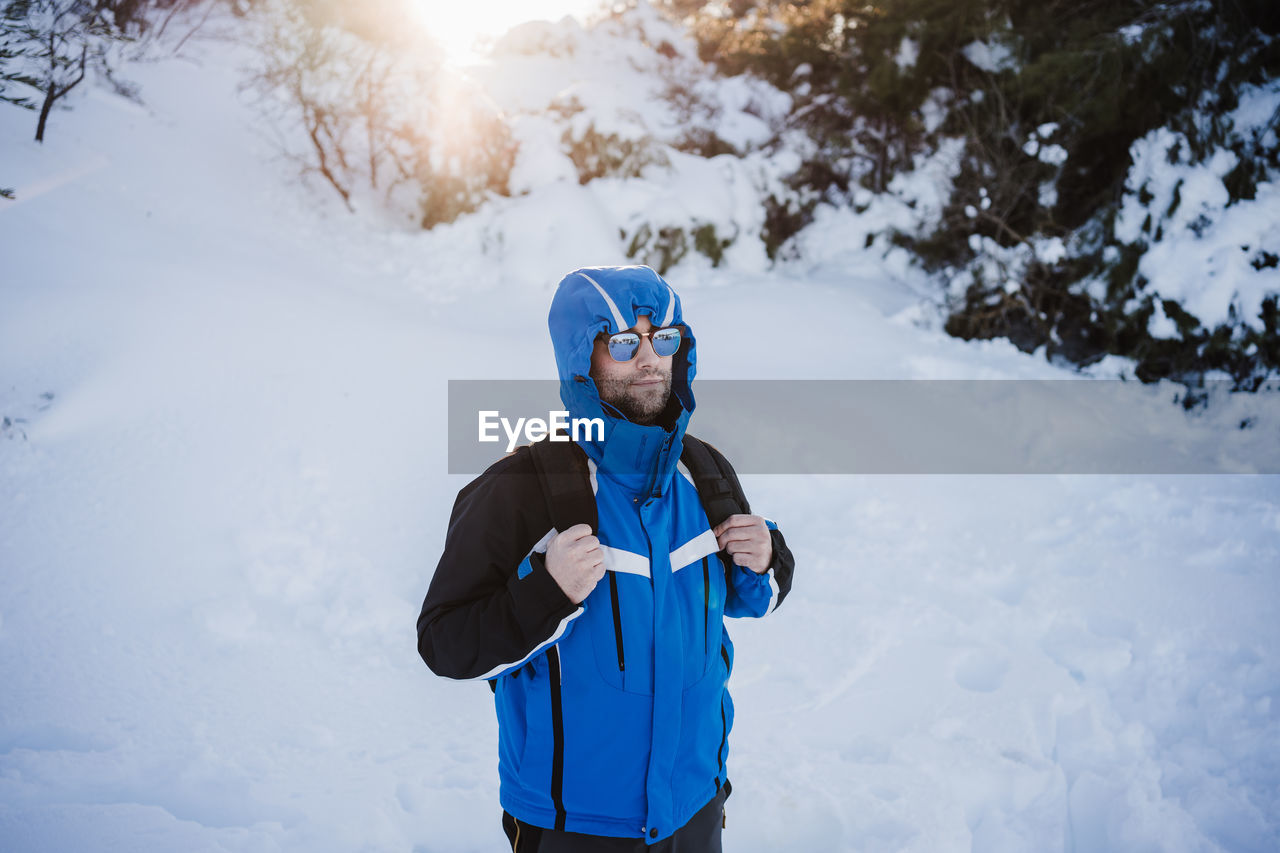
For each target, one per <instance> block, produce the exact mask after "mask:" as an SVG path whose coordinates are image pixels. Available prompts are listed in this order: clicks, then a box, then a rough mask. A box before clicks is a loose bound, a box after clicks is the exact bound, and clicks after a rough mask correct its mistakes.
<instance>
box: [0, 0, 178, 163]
mask: <svg viewBox="0 0 1280 853" xmlns="http://www.w3.org/2000/svg"><path fill="white" fill-rule="evenodd" d="M189 5H193V0H3V2H0V100H3V101H7V102H9V103H12V104H16V105H17V106H20V107H23V108H26V109H30V110H38V111H39V114H40V115H39V119H38V120H37V123H36V137H35V138H36V141H37V142H43V141H44V134H45V131H46V129H47V126H48V121H49V115H50V113H51V112H52V110H53V109H54V107H55V106H57V105H58V103H59V102H60V101H62V100H63V99H64V98H65V97H66V96H67V95H68V94H69V93H70V92H71V91H72V90H73V89H75V88H76V87H77V86H79V85H80V84H81V83H82V82H84V80H85V79H86V77H87V76H88V75H89V74H90V72H96V73H98V74H99V75H100V76H101V77H102V78H104V79H105V80H107V82H109V83H110V84H111V85H112V86H113V87H114V88H115V90H116V91H117V92H119V93H120V94H123V95H126V96H128V97H136V93H135V92H134V90H133V87H132V86H131V85H130V84H128V83H125V82H124V81H121V80H119V79H117V78H116V77H115V69H116V67H117V66H118V65H119V64H121V63H122V62H123V61H124V57H123V55H122V51H121V48H122V47H123V46H124V45H125V44H128V43H131V42H133V41H135V40H136V39H137V38H138V37H139V36H141V35H143V34H144V33H145V32H146V30H147V29H148V23H149V21H148V17H147V16H148V12H150V11H151V10H152V9H153V8H155V7H169V8H170V10H171V11H173V10H176V9H178V8H179V7H185V6H189Z"/></svg>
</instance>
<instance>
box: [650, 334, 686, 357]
mask: <svg viewBox="0 0 1280 853" xmlns="http://www.w3.org/2000/svg"><path fill="white" fill-rule="evenodd" d="M650 340H651V341H653V351H654V352H655V353H657V354H658V355H660V356H662V357H663V358H666V357H667V356H669V355H675V354H676V350H678V349H680V330H679V329H661V330H659V331H657V332H654V333H653V337H651V338H650Z"/></svg>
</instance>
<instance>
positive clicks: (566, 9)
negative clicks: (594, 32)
mask: <svg viewBox="0 0 1280 853" xmlns="http://www.w3.org/2000/svg"><path fill="white" fill-rule="evenodd" d="M418 2H419V3H420V4H421V5H422V7H423V12H424V15H425V17H426V22H427V29H428V30H429V31H430V32H431V34H432V35H434V36H435V37H436V38H437V39H438V40H439V41H440V43H441V44H442V45H444V47H445V49H446V50H447V51H448V52H449V56H450V57H451V58H452V59H453V60H454V61H455V62H460V63H466V62H471V61H474V60H476V59H477V58H478V55H477V54H476V53H475V52H474V46H475V43H476V39H478V38H486V37H488V38H492V37H496V36H500V35H502V34H503V33H505V32H506V31H507V30H509V29H511V28H512V27H514V26H515V25H516V24H521V23H524V22H525V21H536V20H546V21H558V20H560V19H561V18H563V17H564V16H565V15H573V16H575V17H577V18H578V20H580V21H583V20H585V19H586V17H587V15H588V14H590V13H591V12H594V11H595V10H596V9H598V8H599V7H600V6H601V5H603V0H473V2H466V0H418Z"/></svg>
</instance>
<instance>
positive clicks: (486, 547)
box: [418, 267, 793, 853]
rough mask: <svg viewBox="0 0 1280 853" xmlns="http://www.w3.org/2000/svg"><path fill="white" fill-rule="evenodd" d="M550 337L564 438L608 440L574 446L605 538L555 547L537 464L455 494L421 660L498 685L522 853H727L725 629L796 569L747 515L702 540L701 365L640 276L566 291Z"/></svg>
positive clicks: (511, 831) (610, 273) (675, 312)
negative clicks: (728, 619)
mask: <svg viewBox="0 0 1280 853" xmlns="http://www.w3.org/2000/svg"><path fill="white" fill-rule="evenodd" d="M549 325H550V328H551V337H552V342H553V344H554V347H555V354H556V363H557V366H558V368H559V373H560V395H561V399H562V401H563V403H564V405H565V407H566V409H567V410H568V411H569V414H570V417H572V418H601V419H602V420H603V421H604V423H605V430H604V437H603V439H602V440H582V441H580V442H578V444H577V446H579V447H581V452H585V460H586V465H584V466H583V470H584V476H583V477H582V489H583V493H584V494H585V495H586V496H587V500H588V501H589V500H590V498H591V497H592V494H594V508H593V509H594V518H595V521H596V528H597V529H593V528H592V526H591V525H589V524H586V523H579V524H573V525H572V526H567V527H566V529H564V530H560V531H557V530H556V529H555V527H554V525H553V523H552V521H551V518H552V514H553V512H554V511H555V510H556V508H555V507H551V506H549V505H548V504H549V501H550V500H551V499H549V498H548V497H547V495H546V492H545V491H544V488H543V486H542V485H541V484H542V483H543V481H542V480H539V477H538V476H537V475H536V473H535V470H536V463H535V461H534V460H533V459H532V456H533V453H532V452H531V450H530V449H528V448H524V449H521V450H518V451H517V452H516V453H514V454H512V455H510V456H508V457H506V458H505V459H503V460H501V461H499V462H497V463H496V464H494V465H493V466H492V467H490V468H489V470H488V471H486V472H485V473H484V474H483V475H481V476H480V477H479V478H477V479H476V480H474V481H473V482H472V483H471V484H470V485H468V486H467V487H466V488H464V489H463V490H462V491H461V492H460V493H459V494H458V499H457V501H456V503H455V504H454V509H453V515H452V517H451V519H450V521H449V532H448V537H447V539H446V542H445V548H444V554H443V556H442V557H441V559H440V564H439V566H438V567H437V568H436V573H435V575H434V577H433V578H432V581H431V587H430V590H429V591H428V593H427V597H426V601H425V602H424V603H423V607H422V615H421V616H420V617H419V619H418V650H419V652H420V653H421V655H422V657H423V659H424V660H425V661H426V662H427V665H428V666H430V667H431V669H432V670H433V671H435V672H436V673H437V674H439V675H443V676H447V677H450V678H469V679H486V680H490V681H491V683H492V684H493V686H494V696H495V703H496V706H497V713H498V759H499V760H498V771H499V777H500V783H501V784H500V800H501V802H502V806H503V809H504V814H503V826H504V829H505V830H506V832H507V836H508V839H509V840H510V841H511V844H512V849H513V850H514V851H518V853H527V851H534V850H536V851H538V853H564V851H579V850H591V851H596V850H639V851H643V850H646V849H650V848H651V849H653V850H658V851H670V852H671V853H706V851H719V850H720V849H721V845H720V828H721V826H722V820H723V811H722V808H723V802H724V799H725V797H727V796H728V794H729V790H730V786H729V780H728V776H727V774H726V769H725V760H726V758H727V756H728V747H727V743H726V739H727V737H728V733H729V729H730V727H731V726H732V724H733V703H732V701H731V700H730V698H729V694H728V691H727V690H726V684H727V682H728V678H729V672H730V670H731V669H732V665H733V644H732V642H730V640H729V636H728V633H727V632H726V631H725V630H724V623H723V617H724V616H763V615H765V614H766V613H768V612H769V611H770V610H772V609H773V608H774V607H776V606H777V604H778V603H779V602H780V601H781V599H782V598H783V597H784V596H785V595H786V593H787V591H788V590H789V588H790V585H791V571H792V567H793V560H792V557H791V553H790V551H788V550H787V547H786V543H785V541H784V540H783V538H782V534H781V533H779V532H778V531H777V529H776V527H775V526H774V525H773V524H772V522H768V521H766V520H765V519H764V518H761V517H760V516H756V515H751V514H749V512H739V513H734V514H732V515H729V516H728V517H727V518H726V519H724V520H723V521H722V522H721V523H719V524H718V525H716V527H715V528H714V529H712V528H711V525H710V523H709V522H708V520H707V512H706V511H705V510H704V505H703V503H702V500H701V499H700V498H699V492H698V489H697V488H696V487H695V485H694V482H693V480H694V479H695V478H694V477H691V476H690V472H689V469H688V467H686V466H685V465H684V464H681V462H680V456H681V445H682V440H683V437H684V433H685V427H686V425H687V424H688V421H689V417H690V415H691V414H692V413H693V409H694V401H693V392H692V389H691V383H692V380H693V377H694V373H695V365H696V346H695V341H694V337H693V333H692V331H691V330H690V328H689V326H688V324H687V323H685V321H684V317H683V314H682V311H681V306H680V300H679V297H677V296H676V293H675V291H674V290H672V289H671V287H670V285H668V284H667V283H666V282H665V281H664V280H663V279H662V278H661V277H660V276H659V275H658V274H657V273H656V272H654V271H653V270H651V269H649V268H648V267H598V268H587V269H581V270H576V271H574V272H572V273H570V274H569V275H567V276H566V277H565V278H564V279H563V280H562V281H561V282H560V286H559V288H558V289H557V291H556V294H555V297H554V299H553V300H552V305H551V313H550V318H549ZM593 438H598V436H593ZM550 447H557V448H569V449H570V451H571V452H573V453H578V454H579V455H580V456H581V452H579V451H577V450H576V449H573V448H574V445H564V444H558V445H550ZM708 458H709V457H708ZM721 458H722V457H721ZM725 464H726V465H727V463H725ZM698 476H700V475H698ZM730 477H732V474H730ZM588 479H589V488H590V489H591V491H590V492H586V491H585V490H586V489H587V488H588V485H587V481H588ZM732 480H733V485H734V487H737V481H736V477H733V478H732Z"/></svg>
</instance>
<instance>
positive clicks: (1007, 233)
mask: <svg viewBox="0 0 1280 853" xmlns="http://www.w3.org/2000/svg"><path fill="white" fill-rule="evenodd" d="M686 5H687V4H686ZM695 5H699V4H695ZM685 11H687V10H685ZM695 22H696V23H695V27H696V30H697V32H698V34H699V39H700V48H701V51H702V55H703V56H704V57H708V58H715V60H716V61H717V62H718V64H719V66H720V67H721V69H722V70H723V71H724V73H727V74H738V73H743V72H745V71H748V70H750V71H754V72H756V73H759V74H762V75H763V76H765V77H766V78H767V79H768V80H769V81H770V82H772V83H773V84H774V85H775V86H777V87H779V88H780V89H783V90H785V91H787V92H789V93H790V94H791V95H792V96H793V97H794V108H793V109H792V110H791V112H790V115H789V116H788V126H789V133H790V134H791V140H792V142H791V147H792V149H793V150H795V151H796V152H798V153H799V154H800V156H801V158H802V161H803V162H802V165H801V167H800V168H799V169H797V170H796V171H795V172H794V173H792V174H791V175H790V177H789V181H788V182H789V187H790V188H791V189H792V190H793V196H792V197H791V199H790V200H789V202H788V203H787V204H785V205H780V204H777V203H776V202H774V203H772V204H771V210H772V214H773V215H772V218H773V220H774V221H775V222H776V226H775V228H776V231H777V233H778V234H779V235H780V236H782V237H783V239H784V240H785V239H787V238H789V237H790V236H791V235H792V234H798V232H799V231H800V229H802V228H805V227H806V226H808V225H809V223H811V222H813V220H814V218H815V216H816V215H817V213H818V212H819V210H820V208H821V207H822V206H823V205H824V204H826V205H834V206H836V207H839V208H845V209H852V210H854V211H855V212H856V213H857V214H858V215H859V216H862V215H863V214H865V215H866V216H867V217H877V218H878V219H877V221H876V222H870V223H868V224H867V225H865V226H864V227H863V229H862V230H864V231H865V232H866V233H867V234H868V241H869V244H870V242H871V241H872V240H874V239H875V237H877V236H878V235H879V234H882V233H884V232H885V231H892V232H893V233H894V235H895V236H894V241H895V242H896V243H897V244H899V245H900V246H903V247H905V248H907V249H908V250H909V251H910V252H911V253H912V254H913V256H914V257H915V258H916V259H917V261H918V262H920V263H921V264H922V265H923V266H924V267H925V268H926V269H927V270H929V271H931V272H932V273H934V274H935V275H936V277H937V280H938V281H939V283H940V284H941V285H942V287H943V291H944V294H945V296H944V299H943V302H944V310H945V313H946V314H947V315H948V320H947V328H948V329H949V330H950V331H951V332H952V333H953V334H956V335H959V336H961V337H964V338H992V337H1007V338H1009V339H1010V340H1012V341H1013V342H1014V343H1015V344H1017V345H1018V346H1019V347H1021V348H1023V349H1024V350H1027V351H1033V350H1037V349H1040V348H1043V350H1044V351H1045V353H1046V354H1047V355H1048V356H1049V357H1050V358H1054V359H1061V360H1065V361H1068V362H1073V363H1076V364H1089V363H1092V362H1094V361H1097V360H1099V359H1102V358H1103V357H1104V356H1106V355H1108V354H1115V355H1122V356H1127V357H1129V358H1132V359H1133V360H1134V362H1135V363H1136V366H1135V372H1136V373H1137V375H1138V376H1139V377H1141V378H1143V379H1157V378H1161V377H1171V378H1176V379H1179V380H1182V381H1197V380H1198V379H1199V378H1201V377H1202V376H1203V375H1204V374H1205V373H1206V372H1225V373H1226V374H1229V375H1230V376H1231V377H1233V378H1234V379H1235V380H1236V382H1237V384H1239V385H1240V386H1243V387H1251V386H1253V385H1254V384H1255V383H1256V381H1257V380H1258V379H1259V378H1260V377H1262V376H1264V375H1266V374H1267V373H1268V372H1271V371H1275V370H1277V369H1280V359H1278V358H1277V354H1276V344H1275V337H1276V321H1275V317H1276V307H1275V296H1276V295H1277V294H1278V293H1280V280H1278V279H1277V274H1278V273H1277V271H1276V268H1275V264H1274V263H1273V262H1272V260H1271V259H1272V258H1273V257H1274V256H1275V253H1276V251H1275V249H1274V247H1275V245H1276V243H1277V235H1276V232H1275V230H1274V229H1275V227H1276V226H1275V223H1276V222H1277V221H1278V220H1280V201H1278V200H1277V196H1276V195H1275V192H1274V189H1273V187H1274V182H1275V181H1276V179H1277V177H1278V176H1280V159H1278V157H1277V139H1276V133H1277V131H1276V127H1277V124H1280V114H1278V113H1277V108H1278V107H1280V90H1277V88H1276V81H1277V78H1278V77H1280V41H1278V40H1277V37H1278V36H1280V7H1276V6H1275V4H1273V3H1268V2H1263V0H1244V2H1240V3H1233V4H1211V3H1200V2H1180V3H1173V4H1117V3H1111V2H1103V0H1089V1H1088V2H1071V3H1065V2H1049V3H1040V4H1031V5H1028V4H1022V3H1012V2H1008V0H958V1H957V0H948V2H938V0H894V2H890V3H883V4H876V5H874V6H872V5H867V4H863V3H857V2H852V0H823V2H817V3H806V4H790V3H781V2H774V0H762V2H744V3H734V4H729V6H728V7H726V8H724V9H722V10H721V13H720V14H717V15H714V16H713V15H706V14H703V15H701V16H698V17H697V18H695ZM956 143H959V146H960V148H959V151H958V152H957V151H956V148H955V145H956ZM922 168H923V169H928V170H930V171H932V172H934V173H935V174H945V175H946V180H945V181H944V182H942V183H939V184H937V185H936V186H937V187H938V189H940V190H941V191H942V192H943V193H944V199H943V204H942V205H941V206H940V207H939V208H938V210H937V215H936V216H935V215H932V214H930V215H917V216H910V215H908V216H903V215H900V214H895V215H893V216H890V217H885V216H884V211H885V207H884V205H883V204H880V203H878V202H877V203H875V204H873V203H872V202H871V201H870V199H871V198H874V199H884V200H886V201H895V200H896V201H901V202H904V203H906V204H907V205H908V206H913V205H914V204H915V203H916V199H914V198H911V197H909V195H903V194H902V192H901V189H902V188H903V187H905V186H912V187H914V186H917V185H918V181H917V180H916V178H915V177H913V176H917V175H919V174H920V173H921V170H922ZM904 178H905V179H906V182H905V183H904V182H903V180H902V179H904ZM868 194H870V196H868ZM828 219H829V218H828ZM823 227H824V229H825V228H826V226H825V225H824V226H823ZM812 244H813V240H812V239H802V238H800V237H797V238H796V239H795V240H794V241H793V242H792V244H791V245H792V246H793V248H796V249H798V248H799V247H804V246H807V247H809V248H812Z"/></svg>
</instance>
